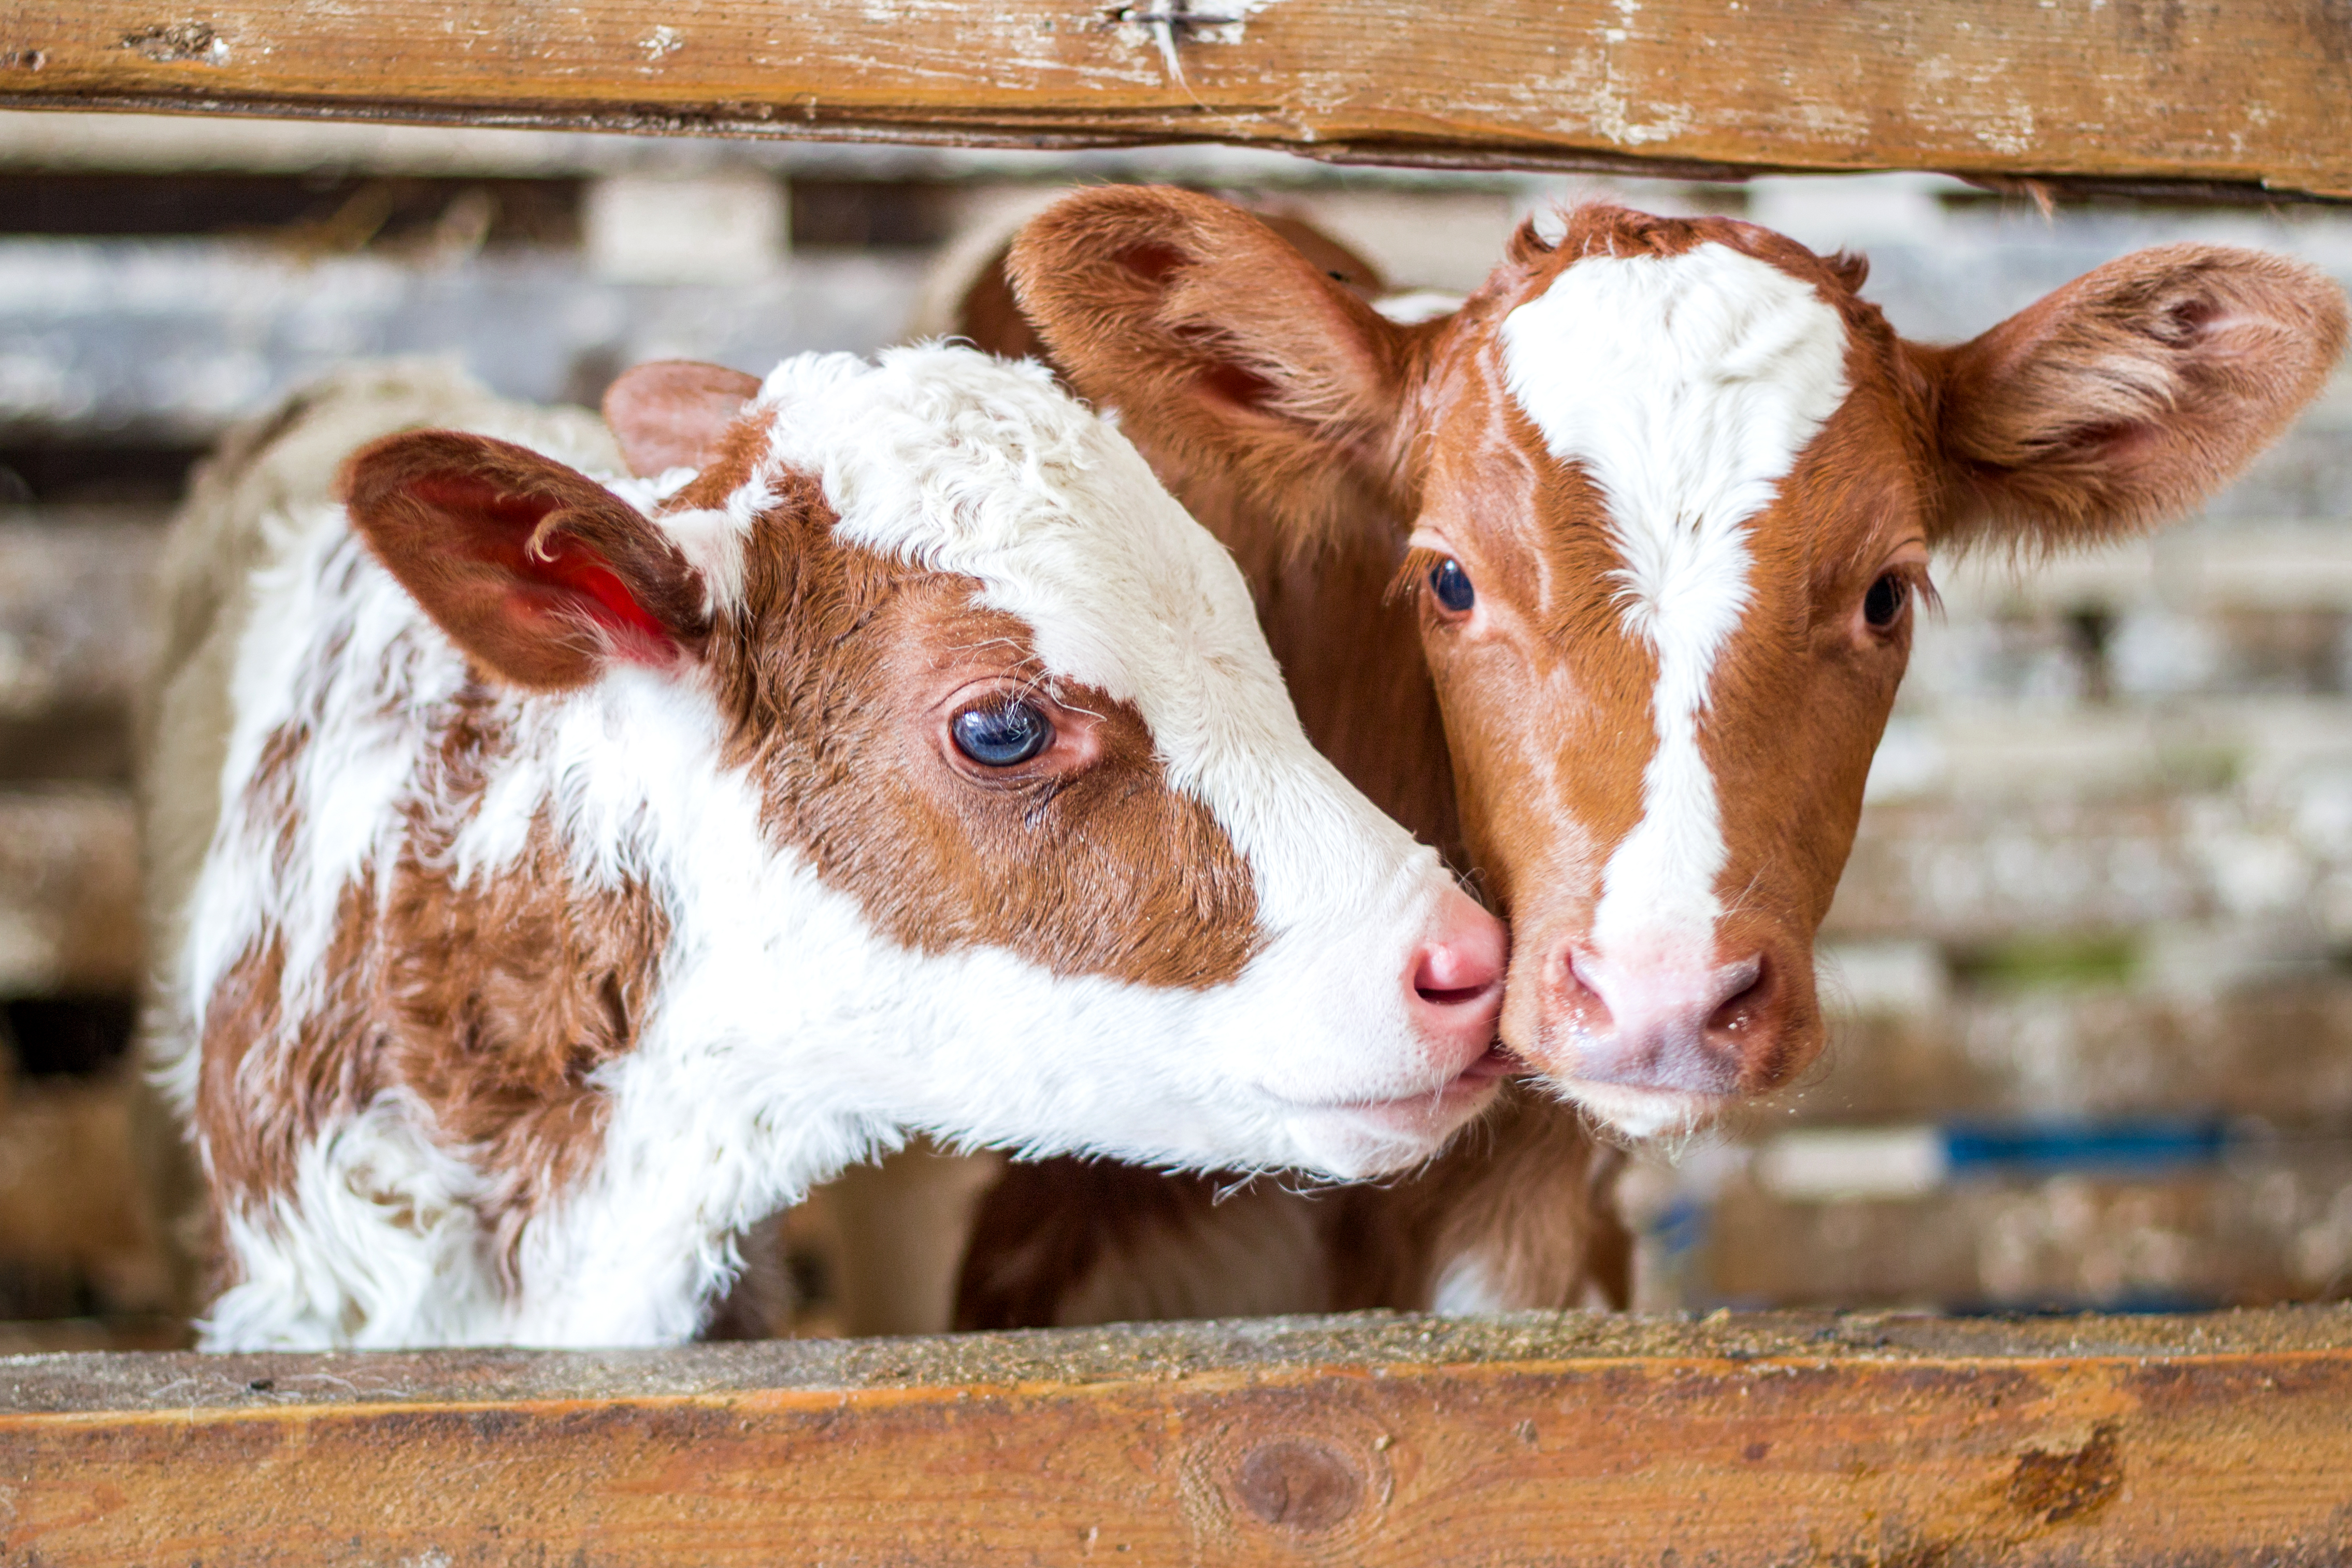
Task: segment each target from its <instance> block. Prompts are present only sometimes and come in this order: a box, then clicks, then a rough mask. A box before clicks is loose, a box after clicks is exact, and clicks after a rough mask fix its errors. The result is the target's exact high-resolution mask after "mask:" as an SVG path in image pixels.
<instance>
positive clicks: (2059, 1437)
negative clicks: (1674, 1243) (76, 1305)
mask: <svg viewBox="0 0 2352 1568" xmlns="http://www.w3.org/2000/svg"><path fill="white" fill-rule="evenodd" d="M2347 1410H2352V1312H2347V1311H2345V1310H2342V1309H2323V1308H2304V1309H2285V1310H2277V1311H2269V1312H2244V1313H2234V1314H2229V1315H2223V1316H2217V1317H2210V1318H2187V1319H2180V1318H2176V1319H2074V1320H2042V1321H2032V1322H1982V1321H1978V1322H1968V1321H1946V1320H1935V1319H1924V1318H1906V1317H1898V1316H1885V1317H1830V1316H1821V1317H1803V1316H1793V1315H1790V1316H1774V1317H1755V1318H1744V1319H1743V1318H1729V1317H1720V1316H1719V1317H1717V1318H1713V1319H1709V1320H1707V1321H1706V1322H1700V1323H1678V1322H1662V1321H1654V1320H1646V1321H1645V1320H1640V1319H1626V1318H1598V1317H1589V1316H1581V1315H1575V1314H1563V1315H1557V1316H1555V1315H1542V1314H1529V1315H1528V1316H1525V1317H1521V1318H1514V1319H1504V1320H1499V1321H1460V1320H1456V1321H1439V1320H1432V1319H1417V1318H1392V1317H1386V1316H1366V1317H1359V1318H1350V1319H1330V1320H1302V1319H1288V1320H1270V1321H1265V1322H1247V1323H1223V1324H1215V1323H1212V1324H1192V1325H1181V1326H1156V1327H1149V1328H1138V1329H1131V1330H1112V1331H1093V1332H1072V1333H1034V1334H1018V1335H1001V1336H972V1337H965V1338H941V1339H933V1340H895V1341H892V1340H883V1341H872V1340H868V1341H837V1342H810V1341H803V1342H798V1343H769V1344H756V1345H731V1346H730V1345H707V1346H698V1347H694V1348H691V1349H687V1350H680V1351H675V1352H664V1353H635V1354H529V1353H522V1352H496V1351H488V1352H451V1353H440V1354H380V1355H334V1356H299V1355H268V1356H237V1357H205V1356H198V1355H192V1354H152V1355H119V1356H51V1357H43V1358H26V1359H22V1360H16V1361H6V1362H0V1560H5V1562H6V1563H23V1564H31V1563H42V1564H52V1565H64V1564H76V1563H93V1564H95V1563H194V1562H201V1563H207V1564H218V1563H305V1564H326V1563H394V1562H398V1563H446V1564H451V1565H453V1568H454V1565H458V1564H470V1563H484V1564H492V1563H498V1564H503V1563H539V1562H562V1563H595V1564H659V1563H709V1564H732V1563H743V1564H761V1565H763V1568H764V1565H768V1564H774V1563H818V1562H822V1563H842V1564H849V1563H959V1564H961V1563H974V1564H988V1563H1136V1564H1160V1563H1203V1564H1206V1563H1216V1564H1227V1563H1231V1564H1256V1563H1266V1564H1273V1563H1331V1564H1341V1563H1344V1564H1350V1565H1359V1564H1360V1565H1363V1568H1377V1565H1380V1564H1388V1563H1395V1564H1400V1565H1403V1564H1410V1565H1413V1568H1423V1565H1425V1564H1429V1563H1446V1564H1449V1565H1455V1564H1461V1565H1468V1564H1482V1563H1497V1564H1502V1563H1508V1564H1515V1565H1540V1564H1561V1565H1567V1564H1576V1565H1578V1568H1596V1565H1601V1564H1611V1563H1716V1564H1722V1565H1726V1568H1737V1565H1740V1564H1751V1563H1752V1564H1765V1563H1854V1564H1864V1563H1870V1564H1896V1563H1906V1564H1930V1563H1932V1564H1937V1565H1939V1568H1966V1565H1968V1564H1976V1563H1983V1564H1993V1563H1999V1564H2002V1565H2004V1568H2009V1565H2016V1564H2037V1563H2052V1564H2056V1563H2069V1564H2109V1563H2215V1564H2219V1563H2255V1562H2262V1563H2289V1564H2302V1563H2311V1564H2316V1563H2337V1562H2342V1561H2344V1560H2345V1557H2346V1555H2347V1553H2352V1420H2347V1418H2346V1412H2347Z"/></svg>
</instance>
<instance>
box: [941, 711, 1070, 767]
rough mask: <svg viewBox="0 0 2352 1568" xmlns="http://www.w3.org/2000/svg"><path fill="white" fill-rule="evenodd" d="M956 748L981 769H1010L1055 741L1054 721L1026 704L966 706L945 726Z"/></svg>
mask: <svg viewBox="0 0 2352 1568" xmlns="http://www.w3.org/2000/svg"><path fill="white" fill-rule="evenodd" d="M948 734H949V735H950V737H953V739H954V740H955V748H956V749H957V750H958V751H961V752H962V753H963V754H964V755H965V756H966V757H969V758H971V759H972V760H973V761H974V762H977V763H979V764H980V765H981V766H982V768H1012V767H1015V766H1017V765H1018V764H1020V763H1024V762H1026V761H1028V760H1029V759H1030V758H1033V757H1034V756H1036V755H1037V754H1038V753H1039V752H1041V751H1043V750H1045V748H1046V747H1049V746H1051V745H1053V744H1054V723H1053V721H1052V720H1051V719H1049V718H1047V717H1046V716H1045V715H1044V714H1043V713H1040V712H1039V711H1038V710H1037V708H1036V707H1035V706H1034V705H1032V704H1029V703H1024V702H1009V703H1005V704H1004V705H1003V706H999V707H976V708H967V709H965V710H964V711H963V712H961V713H960V714H958V715H956V716H955V720H954V722H953V723H951V724H950V725H949V726H948Z"/></svg>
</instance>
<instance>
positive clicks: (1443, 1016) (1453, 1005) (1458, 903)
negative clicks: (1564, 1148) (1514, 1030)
mask: <svg viewBox="0 0 2352 1568" xmlns="http://www.w3.org/2000/svg"><path fill="white" fill-rule="evenodd" d="M1509 956H1510V951H1509V938H1508V937H1507V936H1506V935H1505V934H1504V931H1503V925H1502V923H1501V922H1500V921H1498V920H1496V918H1495V917H1494V916H1493V915H1489V914H1487V913H1486V911H1485V910H1483V909H1481V908H1479V907H1478V905H1477V904H1476V903H1475V902H1474V901H1473V900H1472V899H1471V898H1469V897H1468V896H1467V895H1466V894H1463V893H1461V892H1459V891H1457V890H1455V889H1453V888H1448V889H1447V890H1446V892H1445V895H1444V897H1443V898H1441V899H1440V900H1439V901H1438V905H1437V911H1436V913H1435V915H1433V916H1432V918H1431V920H1430V923H1429V932H1428V935H1427V936H1425V937H1424V938H1423V941H1422V945H1421V947H1420V949H1419V951H1417V952H1416V953H1415V954H1414V955H1413V964H1412V980H1411V984H1412V996H1411V997H1410V998H1407V1001H1406V1007H1407V1009H1408V1010H1409V1011H1410V1012H1411V1013H1412V1019H1413V1021H1414V1022H1415V1023H1417V1024H1419V1025H1420V1026H1421V1030H1422V1033H1423V1035H1424V1036H1425V1037H1426V1038H1427V1039H1428V1040H1429V1042H1430V1045H1431V1049H1432V1050H1433V1052H1434V1053H1435V1054H1436V1056H1437V1059H1438V1064H1439V1065H1440V1066H1444V1067H1450V1068H1452V1070H1453V1071H1455V1072H1462V1071H1467V1070H1468V1069H1469V1068H1470V1067H1472V1066H1473V1065H1474V1064H1475V1063H1476V1062H1477V1061H1479V1059H1480V1058H1482V1057H1484V1056H1485V1055H1486V1049H1487V1047H1488V1046H1490V1045H1492V1044H1493V1043H1494V1040H1495V1019H1496V1015H1497V1014H1498V1013H1500V1012H1501V1011H1502V1007H1503V966H1504V964H1505V962H1506V961H1507V959H1508V958H1509Z"/></svg>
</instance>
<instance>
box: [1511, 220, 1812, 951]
mask: <svg viewBox="0 0 2352 1568" xmlns="http://www.w3.org/2000/svg"><path fill="white" fill-rule="evenodd" d="M1502 340H1503V356H1504V366H1505V373H1506V376H1507V381H1508V384H1509V386H1510V390H1511V394H1512V396H1513V397H1515V398H1516V399H1517V401H1518V403H1519V406H1520V407H1521V408H1522V409H1523V410H1525V411H1526V413H1527V415H1528V419H1529V420H1531V421H1532V422H1534V423H1535V425H1536V428H1537V429H1538V430H1540V431H1541V432H1542V433H1543V436H1544V444H1545V445H1546V446H1547V448H1548V449H1549V451H1550V453H1551V455H1553V456H1554V457H1557V458H1559V459H1560V460H1562V461H1563V462H1576V463H1580V464H1582V465H1584V470H1585V472H1586V474H1587V475H1588V476H1591V480H1592V482H1593V483H1594V485H1596V486H1598V487H1599V488H1600V490H1601V495H1602V497H1603V498H1604V500H1605V502H1606V504H1607V507H1608V511H1609V531H1610V538H1611V539H1612V541H1613V542H1614V543H1615V545H1616V547H1617V550H1618V553H1619V555H1620V556H1621V557H1622V559H1623V560H1624V562H1625V564H1624V566H1623V567H1622V569H1620V570H1619V571H1618V572H1617V573H1616V576H1617V578H1618V580H1619V581H1620V582H1621V583H1622V590H1621V593H1620V600H1621V602H1622V605H1623V612H1624V622H1625V629H1626V632H1627V633H1628V634H1629V635H1630V636H1633V637H1634V638H1637V639H1639V640H1641V641H1642V642H1644V643H1648V644H1649V646H1650V647H1651V649H1652V650H1653V651H1654V653H1655V655H1656V659H1657V665H1658V684H1657V689H1656V691H1655V692H1654V695H1653V696H1652V699H1651V712H1652V715H1653V717H1654V722H1655V724H1656V727H1657V737H1658V741H1657V747H1656V749H1655V750H1654V752H1653V753H1652V754H1651V758H1650V763H1649V767H1648V768H1647V770H1646V771H1645V772H1644V774H1643V782H1642V818H1641V821H1638V822H1637V823H1635V824H1634V827H1633V831H1632V832H1630V833H1628V834H1627V835H1626V836H1625V839H1624V841H1622V843H1620V844H1619V845H1618V847H1617V850H1616V852H1614V853H1613V854H1612V856H1611V857H1610V861H1609V865H1608V867H1607V869H1606V871H1605V872H1604V873H1603V876H1602V882H1601V902H1600V904H1599V906H1598V907H1597V908H1596V909H1595V911H1594V915H1593V939H1594V943H1595V945H1596V946H1598V947H1599V948H1600V950H1601V952H1603V953H1612V952H1622V951H1623V950H1624V948H1625V946H1627V945H1628V944H1638V945H1644V946H1647V945H1654V944H1671V945H1673V946H1675V947H1677V948H1682V947H1684V946H1685V945H1687V944H1698V945H1701V947H1700V951H1699V952H1698V954H1697V955H1696V956H1697V957H1698V959H1699V961H1701V962H1708V961H1711V960H1712V956H1713V955H1712V936H1713V932H1714V927H1715V922H1716V921H1717V918H1718V917H1719V916H1720V915H1722V913H1723V910H1722V904H1721V902H1720V900H1719V899H1718V897H1717V893H1716V879H1717V876H1719V875H1720V874H1721V873H1722V871H1723V866H1724V862H1725V860H1726V858H1727V852H1726V849H1725V846H1724V841H1723V821H1722V813H1721V810H1720V807H1719V805H1718V801H1717V792H1716V787H1715V779H1714V778H1713V776H1712V775H1711V774H1710V773H1709V772H1708V770H1707V766H1706V758H1705V757H1704V756H1703V755H1702V754H1701V752H1700V750H1699V743H1698V731H1699V723H1700V717H1701V716H1702V715H1703V714H1704V713H1705V712H1706V707H1707V702H1708V688H1709V684H1710V682H1711V679H1712V677H1713V675H1714V672H1715V665H1716V661H1717V656H1718V655H1719V654H1720V653H1722V650H1723V647H1724V645H1725V643H1727V642H1728V641H1729V640H1730V638H1731V635H1732V633H1733V632H1735V631H1736V630H1737V629H1738V625H1739V620H1740V616H1741V614H1742V613H1743V612H1745V611H1746V609H1747V607H1748V564H1749V559H1750V557H1749V553H1748V528H1747V523H1748V519H1749V518H1751V517H1755V516H1756V515H1757V514H1758V513H1759V512H1761V511H1762V510H1763V509H1764V508H1765V507H1769V505H1771V502H1772V498H1773V496H1774V494H1775V490H1776V486H1778V484H1779V482H1780V479H1781V477H1782V476H1785V475H1786V474H1787V473H1788V472H1789V469H1790V465H1792V464H1793V463H1794V462H1795V461H1796V458H1797V455H1798V454H1799V453H1800V452H1801V451H1802V450H1803V449H1804V447H1805V445H1806V444H1807V443H1808V442H1810V441H1811V440H1812V438H1813V434H1814V432H1815V431H1817V430H1819V429H1820V428H1821V425H1822V422H1823V421H1824V420H1826V419H1828V418H1829V416H1830V415H1831V414H1832V413H1835V412H1836V410H1837V407H1838V405H1839V404H1840V403H1842V402H1844V401H1845V395H1846V391H1847V386H1846V379H1845V346H1846V340H1845V323H1844V321H1843V319H1842V318H1841V317H1840V316H1839V314H1838V312H1837V311H1836V310H1835V309H1834V308H1832V307H1831V306H1830V305H1829V304H1827V303H1826V302H1824V301H1823V300H1822V298H1821V297H1820V296H1819V295H1818V294H1817V293H1815V292H1814V290H1813V288H1812V287H1811V285H1810V284H1807V283H1804V282H1802V281H1801V280H1799V279H1797V278H1795V277H1790V276H1789V275H1788V274H1787V273H1785V272H1782V271H1781V270H1780V268H1778V267H1773V266H1772V265H1771V264H1769V262H1764V261H1759V260H1758V259H1756V258H1755V257H1754V256H1745V255H1742V254H1741V253H1740V252H1738V251H1736V250H1733V249H1731V248H1729V247H1728V246H1722V245H1715V244H1708V245H1702V246H1698V247H1696V249H1693V250H1689V251H1685V252H1684V253H1683V254H1682V255H1680V256H1668V257H1657V256H1639V257H1629V258H1622V259H1621V258H1618V257H1614V256H1601V257H1588V258H1586V259H1584V260H1580V261H1578V262H1577V263H1575V264H1574V265H1573V266H1571V267H1569V268H1568V269H1567V270H1565V271H1564V272H1562V273H1561V274H1560V275H1559V277H1557V278H1556V279H1554V280H1553V282H1552V285H1551V287H1549V289H1547V290H1545V292H1544V293H1543V294H1542V295H1541V296H1539V297H1538V298H1535V299H1531V300H1529V301H1528V303H1526V304H1525V305H1522V306H1520V307H1519V308H1517V309H1516V310H1514V311H1512V312H1511V313H1510V315H1509V316H1508V317H1507V319H1505V320H1504V322H1503V328H1502Z"/></svg>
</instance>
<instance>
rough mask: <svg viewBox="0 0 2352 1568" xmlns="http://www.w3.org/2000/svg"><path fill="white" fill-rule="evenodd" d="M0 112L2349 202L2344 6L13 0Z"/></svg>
mask: <svg viewBox="0 0 2352 1568" xmlns="http://www.w3.org/2000/svg"><path fill="white" fill-rule="evenodd" d="M1188 7H1189V11H1190V13H1191V16H1189V17H1187V18H1185V19H1183V20H1181V21H1179V22H1177V23H1174V24H1171V25H1169V26H1164V27H1163V26H1152V25H1139V24H1137V23H1135V22H1133V21H1122V20H1120V19H1119V18H1120V17H1122V16H1133V15H1135V14H1136V13H1137V12H1138V11H1147V12H1149V11H1153V10H1158V11H1161V12H1165V11H1171V10H1172V11H1179V12H1181V11H1185V10H1187V9H1188ZM1209 16H1234V17H1238V18H1239V19H1238V20H1235V21H1232V22H1230V23H1227V24H1224V25H1217V26H1212V25H1207V24H1206V23H1205V22H1204V21H1202V18H1204V17H1209ZM1163 44H1164V45H1166V46H1168V49H1166V50H1164V49H1163ZM1170 50H1172V53H1173V54H1174V56H1175V57H1176V59H1177V61H1178V67H1177V69H1178V70H1180V71H1181V79H1180V78H1179V77H1178V76H1177V75H1176V74H1174V73H1173V72H1171V68H1170V67H1169V65H1168V63H1167V61H1166V59H1165V57H1164V55H1165V54H1166V53H1167V52H1169V51H1170ZM0 103H7V104H16V105H21V106H26V107H33V106H41V105H50V106H67V107H117V108H136V109H184V110H228V111H232V112H270V113H299V114H326V115H335V116H345V117H356V118H391V119H404V120H464V121H471V122H476V123H490V124H526V125H570V126H590V127H604V128H608V129H620V130H633V131H671V132H687V131H722V132H730V133H750V134H771V135H804V136H812V135H813V136H833V137H839V136H849V135H855V136H886V137H891V138H895V139H899V140H935V141H959V142H987V143H995V144H1014V145H1079V144H1106V143H1131V142H1137V141H1167V140H1206V141H1235V142H1251V143H1258V144H1262V145H1269V146H1276V147H1286V148H1288V149H1290V150H1292V151H1296V152H1307V153H1310V154H1313V155H1316V156H1319V157H1328V158H1339V159H1362V158H1380V159H1391V160H1406V161H1414V160H1418V161H1426V162H1468V163H1474V164H1476V163H1485V164H1517V165H1543V164H1547V163H1553V164H1568V165H1581V166H1592V165H1600V166H1608V167H1634V168H1651V169H1654V170H1663V171H1667V172H1731V171H1736V170H1741V169H1759V168H1780V169H1868V168H1930V169H1942V170H1948V171H1953V172H1960V173H1964V174H1972V175H1979V176H1990V177H2032V178H2054V179H2075V180H2092V181H2103V182H2111V183H2112V182H2122V183H2172V184H2191V185H2197V184H2217V183H2218V184H2224V185H2233V186H2242V187H2253V188H2268V189H2270V190H2273V191H2276V192H2288V193H2295V192H2300V193H2333V194H2336V195H2352V135H2347V128H2352V11H2347V9H2346V7H2345V6H2344V5H2342V4H2341V0H2106V3H2104V4H2090V5H2083V4H2074V3H2069V4H2063V5H2061V4H2053V3H2050V0H1921V3H1919V4H1916V5H1853V4H1850V3H1849V0H1460V3H1458V4H1444V5H1441V4H1435V3H1433V0H1150V4H1149V5H1129V6H1121V5H1118V4H1117V3H1116V0H1112V3H1109V4H1106V3H1104V0H988V3H986V4H979V3H974V0H801V3H797V4H792V5H781V4H774V3H772V0H658V3H657V0H572V3H569V4H562V5H558V4H552V3H550V0H514V3H509V4H485V3H483V0H210V3H205V0H198V3H197V4H194V5H181V4H180V3H179V0H174V3H173V5H168V6H167V5H163V4H162V3H161V0H14V3H13V4H12V5H9V6H8V7H7V8H6V9H5V12H0Z"/></svg>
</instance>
